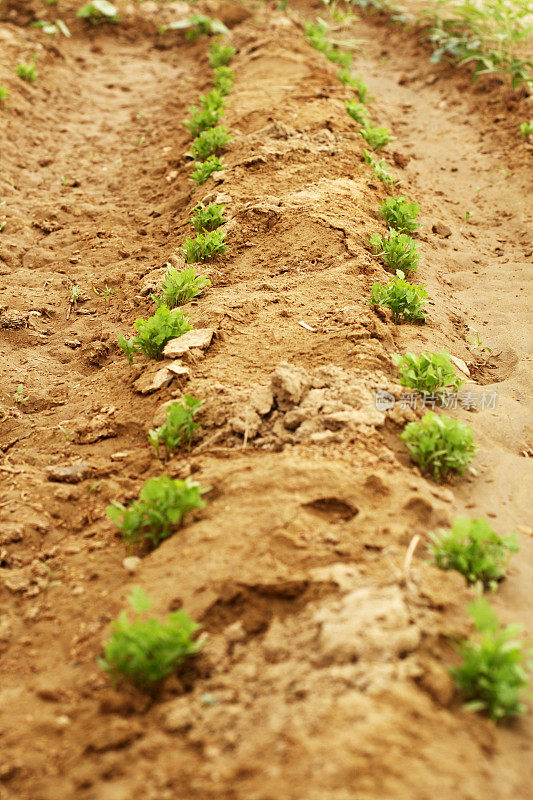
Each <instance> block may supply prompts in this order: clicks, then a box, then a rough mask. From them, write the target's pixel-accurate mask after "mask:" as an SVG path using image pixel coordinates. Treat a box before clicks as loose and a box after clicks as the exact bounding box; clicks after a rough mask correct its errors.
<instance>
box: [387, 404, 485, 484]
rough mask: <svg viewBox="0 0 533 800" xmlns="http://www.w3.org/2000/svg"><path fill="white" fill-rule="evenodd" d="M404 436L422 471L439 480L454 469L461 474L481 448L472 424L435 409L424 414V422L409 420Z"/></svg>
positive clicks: (413, 457)
mask: <svg viewBox="0 0 533 800" xmlns="http://www.w3.org/2000/svg"><path fill="white" fill-rule="evenodd" d="M400 438H401V439H402V440H403V441H404V442H405V444H406V446H407V449H408V450H409V453H410V455H411V458H412V459H413V461H414V462H415V463H416V464H418V466H419V467H420V469H421V470H422V472H425V473H429V474H430V475H432V476H433V478H434V479H435V480H437V481H439V480H444V479H445V478H447V477H448V476H449V475H451V474H453V473H455V474H457V475H458V476H459V477H460V476H461V475H462V474H463V473H464V471H465V469H466V468H467V466H468V465H469V464H470V462H471V461H472V459H473V458H474V456H475V454H476V450H477V445H475V444H474V434H473V431H472V428H470V427H469V426H468V425H464V424H463V423H462V422H459V420H457V419H452V418H451V417H445V416H444V415H441V416H437V414H434V413H433V412H432V411H429V412H428V413H427V414H425V415H424V416H423V417H422V422H409V424H408V425H406V426H405V429H404V431H403V433H402V434H401V435H400Z"/></svg>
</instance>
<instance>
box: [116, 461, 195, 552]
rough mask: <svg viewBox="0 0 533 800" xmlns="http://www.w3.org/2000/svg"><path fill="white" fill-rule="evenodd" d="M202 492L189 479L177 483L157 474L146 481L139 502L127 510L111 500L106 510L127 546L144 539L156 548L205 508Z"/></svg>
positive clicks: (135, 502)
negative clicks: (193, 514) (194, 514)
mask: <svg viewBox="0 0 533 800" xmlns="http://www.w3.org/2000/svg"><path fill="white" fill-rule="evenodd" d="M206 491H207V490H206V489H202V488H200V486H199V484H197V483H194V482H193V481H191V480H190V479H189V478H187V479H186V480H184V481H179V480H173V479H172V478H169V477H168V475H161V476H160V477H159V478H150V480H148V481H146V483H145V484H144V486H143V488H142V489H141V492H140V495H139V499H138V500H135V501H134V502H133V503H131V504H130V505H129V506H128V507H126V506H123V505H122V503H117V502H116V500H115V501H113V503H112V504H111V505H109V506H108V507H107V509H106V511H107V515H108V517H109V519H111V520H112V521H113V522H114V523H115V524H116V525H117V527H118V528H119V529H120V532H121V533H122V537H123V539H124V541H125V542H126V544H127V545H130V546H133V547H134V546H135V545H138V544H139V543H141V542H143V541H144V540H147V541H148V542H149V543H150V544H151V545H152V547H157V546H158V545H159V544H160V543H161V542H162V541H163V539H167V538H168V537H169V536H171V535H172V533H173V531H174V529H175V528H176V527H177V526H178V525H179V524H181V522H182V521H183V519H184V518H185V517H186V516H187V514H189V513H190V512H191V511H194V510H195V509H197V508H203V507H204V506H205V501H204V500H202V494H204V492H206Z"/></svg>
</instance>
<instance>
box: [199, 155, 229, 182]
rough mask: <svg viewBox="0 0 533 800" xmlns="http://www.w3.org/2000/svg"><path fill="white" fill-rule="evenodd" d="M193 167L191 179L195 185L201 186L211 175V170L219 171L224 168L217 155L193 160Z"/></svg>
mask: <svg viewBox="0 0 533 800" xmlns="http://www.w3.org/2000/svg"><path fill="white" fill-rule="evenodd" d="M194 166H195V169H194V170H193V172H192V173H191V181H192V182H193V183H195V184H196V185H197V186H201V185H202V184H203V183H205V182H206V180H207V179H208V178H210V177H211V175H212V174H213V172H220V170H222V169H224V164H223V163H222V161H221V160H220V158H218V156H209V158H206V160H205V161H195V162H194Z"/></svg>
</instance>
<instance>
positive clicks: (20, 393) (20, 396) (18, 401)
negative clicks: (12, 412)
mask: <svg viewBox="0 0 533 800" xmlns="http://www.w3.org/2000/svg"><path fill="white" fill-rule="evenodd" d="M29 399H30V396H29V394H27V395H26V396H24V385H23V384H22V383H19V385H18V386H17V389H16V391H15V392H14V393H13V402H14V403H15V405H17V406H18V407H19V408H20V409H22V407H23V406H24V403H26V402H27V401H28V400H29Z"/></svg>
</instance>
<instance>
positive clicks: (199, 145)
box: [191, 125, 233, 161]
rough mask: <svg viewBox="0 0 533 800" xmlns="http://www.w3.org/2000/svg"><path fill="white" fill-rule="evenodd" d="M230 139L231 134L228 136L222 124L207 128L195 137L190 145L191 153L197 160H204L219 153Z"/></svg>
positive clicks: (231, 137)
mask: <svg viewBox="0 0 533 800" xmlns="http://www.w3.org/2000/svg"><path fill="white" fill-rule="evenodd" d="M232 139H233V136H230V134H229V133H228V131H227V129H226V128H225V127H224V126H223V125H217V126H216V127H215V128H209V129H208V130H206V131H202V133H200V135H199V136H197V137H196V139H195V140H194V142H193V145H192V147H191V155H192V157H193V158H194V159H196V160H198V161H205V160H206V158H209V156H214V155H216V154H217V153H219V152H220V151H221V150H222V149H223V147H224V146H225V145H226V144H228V143H229V142H231V140H232Z"/></svg>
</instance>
